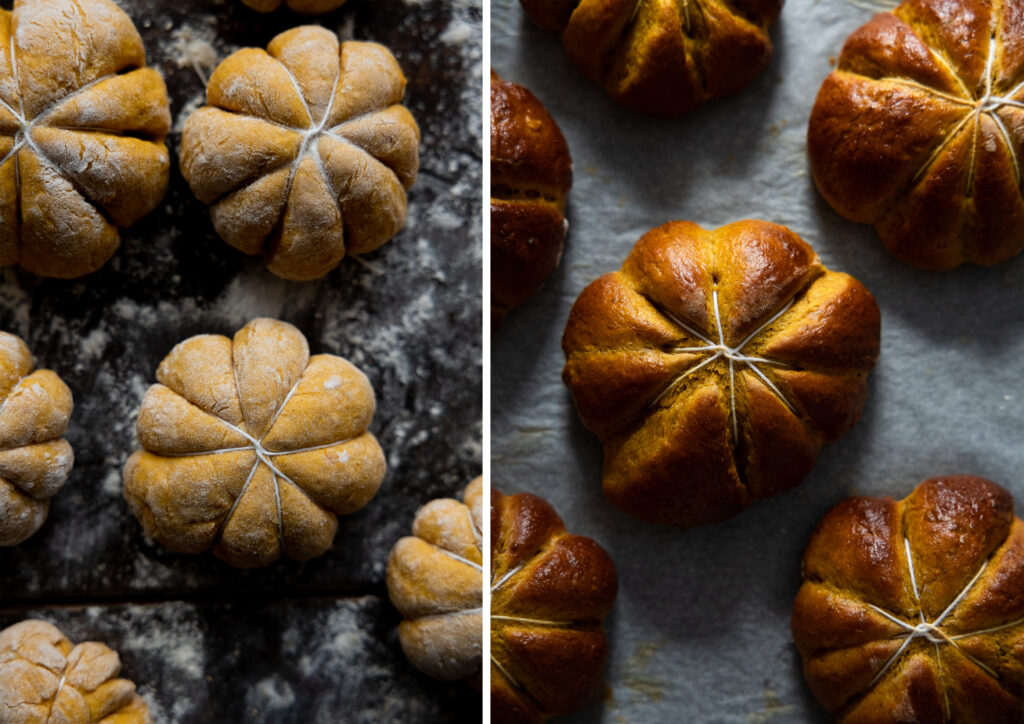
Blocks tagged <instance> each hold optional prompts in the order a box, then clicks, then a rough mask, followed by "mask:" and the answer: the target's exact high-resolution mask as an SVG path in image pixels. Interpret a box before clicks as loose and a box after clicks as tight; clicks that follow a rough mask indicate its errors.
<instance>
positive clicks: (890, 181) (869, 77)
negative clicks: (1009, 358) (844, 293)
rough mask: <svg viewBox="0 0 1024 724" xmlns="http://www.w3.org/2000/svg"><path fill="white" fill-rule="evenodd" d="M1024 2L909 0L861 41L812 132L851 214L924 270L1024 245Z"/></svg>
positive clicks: (815, 155)
mask: <svg viewBox="0 0 1024 724" xmlns="http://www.w3.org/2000/svg"><path fill="white" fill-rule="evenodd" d="M1022 37H1024V0H1005V2H991V1H989V0H908V1H907V2H904V3H902V4H900V5H899V7H897V8H895V9H894V10H893V11H891V12H885V13H880V14H879V15H876V16H875V17H874V18H872V19H871V20H870V21H868V23H867V24H865V25H864V26H863V27H861V28H860V29H858V30H856V31H854V33H853V34H852V35H851V36H850V37H849V38H848V39H847V41H846V44H845V46H844V47H843V52H842V54H841V55H840V56H839V64H838V66H837V68H836V70H835V71H833V72H832V73H831V74H830V75H829V76H828V77H827V78H826V79H825V82H824V84H823V85H822V86H821V90H820V91H819V92H818V98H817V101H816V102H815V104H814V110H813V111H812V113H811V119H810V124H809V126H808V129H807V149H808V155H809V157H810V162H811V173H812V175H813V176H814V181H815V183H816V184H817V186H818V190H819V191H820V192H821V194H822V196H824V197H825V200H826V201H828V203H829V204H831V206H832V208H834V209H835V210H836V211H837V212H838V213H839V214H841V215H842V216H844V217H846V218H847V219H850V220H851V221H857V222H860V223H863V224H871V225H872V226H874V227H875V229H876V230H877V232H878V234H879V236H881V238H882V241H883V242H884V243H885V246H886V248H887V249H888V250H889V252H890V253H892V254H893V255H894V256H895V257H897V258H898V259H900V260H902V261H904V262H907V263H908V264H912V265H914V266H917V267H921V268H923V269H934V270H943V269H952V268H953V267H956V266H959V265H960V264H963V263H964V262H973V263H975V264H984V265H991V264H997V263H999V262H1001V261H1005V260H1006V259H1009V258H1010V257H1012V256H1013V255H1014V254H1017V253H1019V252H1020V250H1021V249H1024V199H1022V197H1021V184H1022V183H1024V178H1022V161H1024V44H1022V43H1021V38H1022Z"/></svg>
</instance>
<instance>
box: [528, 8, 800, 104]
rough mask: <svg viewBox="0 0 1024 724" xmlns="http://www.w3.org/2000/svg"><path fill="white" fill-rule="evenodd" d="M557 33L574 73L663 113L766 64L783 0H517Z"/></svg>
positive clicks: (717, 91)
mask: <svg viewBox="0 0 1024 724" xmlns="http://www.w3.org/2000/svg"><path fill="white" fill-rule="evenodd" d="M521 2H522V5H523V8H524V9H525V10H526V13H527V15H529V16H530V17H531V18H532V19H533V20H534V22H536V23H537V24H538V25H540V26H541V27H544V28H548V29H550V30H557V31H559V32H560V33H561V34H562V43H563V44H564V45H565V50H566V52H567V53H568V54H569V57H570V58H571V59H572V61H573V63H574V64H575V65H576V67H577V68H579V70H580V72H581V73H583V75H585V76H586V77H588V78H590V79H591V80H593V81H596V82H598V83H601V84H602V85H604V87H605V90H606V91H607V92H608V95H610V96H611V97H612V98H613V99H614V100H615V101H617V102H619V103H621V104H622V105H624V106H626V107H628V108H633V109H635V110H639V111H643V112H645V113H652V114H655V115H662V116H674V115H678V114H681V113H686V112H688V111H691V110H693V109H694V108H696V107H697V106H699V105H701V104H703V103H704V102H705V101H707V100H709V99H711V98H717V97H719V96H724V95H728V94H730V93H735V92H736V91H738V90H739V89H740V88H742V87H743V86H745V85H747V84H748V83H750V81H752V80H753V79H754V78H755V77H757V75H758V74H759V73H760V72H761V70H762V69H763V68H764V67H765V66H766V65H768V60H769V59H770V58H771V54H772V42H771V39H770V38H769V37H768V27H769V26H770V25H771V24H772V23H773V22H775V20H776V18H778V16H779V11H780V10H781V9H782V0H745V1H744V2H721V1H720V0H521Z"/></svg>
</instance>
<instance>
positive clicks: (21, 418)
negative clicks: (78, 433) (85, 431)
mask: <svg viewBox="0 0 1024 724" xmlns="http://www.w3.org/2000/svg"><path fill="white" fill-rule="evenodd" d="M71 407H72V401H71V390H69V389H68V387H67V385H65V384H64V382H62V381H61V379H60V378H59V377H58V376H57V375H56V374H54V373H53V372H51V371H50V370H35V371H33V369H32V355H31V354H30V353H29V351H28V347H26V346H25V343H24V342H22V341H21V339H19V338H18V337H16V336H14V335H13V334H8V333H7V332H0V546H13V545H17V544H18V543H21V542H22V541H24V540H25V539H26V538H28V537H29V536H31V535H32V534H33V533H35V532H36V531H37V530H39V528H40V526H42V524H43V521H45V520H46V514H47V512H48V511H49V510H50V498H51V497H53V496H54V495H56V494H57V493H59V492H60V490H61V489H62V488H63V487H64V484H65V483H66V482H67V481H68V474H69V473H70V472H71V466H72V464H73V463H74V459H75V456H74V453H73V452H72V450H71V445H69V444H68V441H67V440H65V439H64V438H63V437H61V436H62V435H63V434H64V431H65V430H67V427H68V419H69V418H70V417H71Z"/></svg>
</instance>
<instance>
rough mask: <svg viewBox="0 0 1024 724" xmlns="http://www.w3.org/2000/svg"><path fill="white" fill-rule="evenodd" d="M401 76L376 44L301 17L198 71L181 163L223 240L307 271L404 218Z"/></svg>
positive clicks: (415, 161) (406, 166) (377, 238)
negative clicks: (200, 97) (202, 96)
mask: <svg viewBox="0 0 1024 724" xmlns="http://www.w3.org/2000/svg"><path fill="white" fill-rule="evenodd" d="M404 93H405V77H404V76H403V75H402V69H401V68H399V67H398V63H397V61H395V58H394V56H393V55H391V52H390V51H389V50H388V49H387V48H385V47H384V46H382V45H377V44H376V43H360V42H355V41H349V42H345V43H339V42H338V38H337V36H336V35H335V34H334V33H332V32H330V31H329V30H325V29H324V28H321V27H315V26H311V25H307V26H304V27H299V28H295V29H293V30H289V31H287V32H285V33H282V34H281V35H278V36H277V37H276V38H274V39H273V40H272V41H270V45H268V46H267V50H266V51H263V50H260V49H257V48H245V49H243V50H239V51H238V52H237V53H234V54H233V55H231V56H230V57H228V58H227V59H226V60H225V61H224V62H223V63H221V64H220V65H219V66H218V67H217V69H216V70H215V71H214V72H213V75H212V76H211V77H210V83H209V85H208V86H207V89H206V101H207V104H208V105H206V106H204V107H203V108H200V109H199V110H198V111H196V112H195V113H193V114H192V115H191V116H190V117H189V119H188V121H187V123H186V124H185V131H184V134H183V135H182V139H181V170H182V173H183V174H184V176H185V180H186V181H188V184H189V186H190V187H191V188H192V191H194V192H195V194H196V196H197V197H199V199H200V200H201V201H203V202H204V203H207V204H211V206H212V208H211V214H212V216H213V224H214V226H215V228H216V229H217V233H218V234H220V236H221V238H222V239H224V241H226V242H228V243H229V244H231V245H232V246H234V247H235V248H236V249H239V250H241V251H243V252H245V253H247V254H263V256H264V258H265V259H266V262H267V265H268V267H269V268H270V271H272V272H273V273H275V274H277V275H278V276H281V277H284V278H285V279H294V280H307V279H316V278H319V277H322V276H323V275H325V274H327V272H329V271H330V270H331V269H333V268H334V267H336V266H337V265H338V264H339V263H340V262H341V259H342V257H344V256H345V254H346V253H350V254H364V253H366V252H369V251H373V250H374V249H376V248H377V247H379V246H380V245H381V244H383V243H385V242H386V241H388V240H389V239H391V237H393V236H394V235H395V234H396V233H398V231H399V230H400V229H401V228H402V225H403V224H404V223H405V215H406V196H405V192H406V190H407V189H408V188H410V187H411V186H412V184H413V181H415V179H416V172H417V170H418V168H419V142H420V133H419V128H418V127H417V125H416V121H415V120H413V117H412V115H411V114H410V113H409V111H408V110H406V108H405V106H402V105H400V104H401V101H402V96H403V95H404Z"/></svg>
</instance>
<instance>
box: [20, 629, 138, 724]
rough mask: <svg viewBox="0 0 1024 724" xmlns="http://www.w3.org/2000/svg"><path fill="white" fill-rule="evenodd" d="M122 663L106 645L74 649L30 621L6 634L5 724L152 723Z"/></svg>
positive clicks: (59, 636) (88, 644)
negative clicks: (125, 677)
mask: <svg viewBox="0 0 1024 724" xmlns="http://www.w3.org/2000/svg"><path fill="white" fill-rule="evenodd" d="M120 671H121V659H120V657H119V656H118V655H117V652H116V651H112V650H111V649H109V648H107V647H106V646H104V645H103V644H101V643H97V642H95V641H86V642H85V643H81V644H78V645H73V644H72V643H71V642H70V641H68V639H67V637H65V636H64V634H62V633H61V632H60V631H59V630H57V628H56V627H55V626H53V625H52V624H49V623H47V622H46V621H39V620H35V619H29V620H27V621H22V622H21V623H16V624H14V625H13V626H10V627H8V628H6V629H4V630H3V631H0V721H2V722H4V724H51V723H52V724H57V722H60V724H152V721H153V720H152V718H151V717H150V715H149V707H148V706H147V705H146V702H145V701H144V700H143V699H142V697H141V696H139V695H138V694H136V693H135V684H133V683H132V682H130V681H128V680H127V679H119V678H117V675H118V674H119V673H120Z"/></svg>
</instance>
